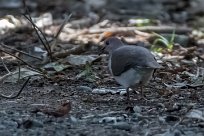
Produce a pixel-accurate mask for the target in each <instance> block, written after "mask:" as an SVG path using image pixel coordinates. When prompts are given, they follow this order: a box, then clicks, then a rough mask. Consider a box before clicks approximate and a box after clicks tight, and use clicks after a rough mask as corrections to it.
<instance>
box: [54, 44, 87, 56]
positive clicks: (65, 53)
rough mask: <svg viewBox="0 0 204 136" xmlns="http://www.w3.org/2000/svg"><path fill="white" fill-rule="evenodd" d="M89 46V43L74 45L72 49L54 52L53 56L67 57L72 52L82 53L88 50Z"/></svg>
mask: <svg viewBox="0 0 204 136" xmlns="http://www.w3.org/2000/svg"><path fill="white" fill-rule="evenodd" d="M88 47H89V46H88V45H80V46H78V47H74V48H72V49H68V50H64V51H61V52H56V53H54V54H53V57H56V58H64V57H67V56H68V55H70V54H80V53H83V52H85V51H87V48H88Z"/></svg>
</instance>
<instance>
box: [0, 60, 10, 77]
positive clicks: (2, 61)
mask: <svg viewBox="0 0 204 136" xmlns="http://www.w3.org/2000/svg"><path fill="white" fill-rule="evenodd" d="M1 62H2V64H3V66H4V68H5V69H6V71H7V72H8V73H11V71H10V70H9V69H8V67H7V66H6V65H5V63H4V60H3V58H2V57H1Z"/></svg>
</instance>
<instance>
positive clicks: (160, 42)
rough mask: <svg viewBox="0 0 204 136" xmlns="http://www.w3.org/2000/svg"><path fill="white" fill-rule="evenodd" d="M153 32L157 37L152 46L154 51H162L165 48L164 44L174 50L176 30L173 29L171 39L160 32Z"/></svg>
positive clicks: (169, 49) (168, 48)
mask: <svg viewBox="0 0 204 136" xmlns="http://www.w3.org/2000/svg"><path fill="white" fill-rule="evenodd" d="M153 34H154V35H155V36H156V37H157V38H156V39H155V40H154V42H153V45H152V47H151V49H152V51H155V52H161V51H162V50H163V49H164V47H162V46H165V47H166V48H167V50H168V51H170V52H171V51H172V49H173V46H174V40H175V31H173V33H172V36H171V38H170V40H169V39H167V38H165V37H164V36H162V35H160V34H157V33H153ZM160 45H162V46H160Z"/></svg>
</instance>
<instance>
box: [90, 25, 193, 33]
mask: <svg viewBox="0 0 204 136" xmlns="http://www.w3.org/2000/svg"><path fill="white" fill-rule="evenodd" d="M173 30H175V33H176V34H186V33H190V32H192V28H188V27H173V26H144V27H117V28H115V27H112V28H99V29H97V28H92V29H89V30H88V32H87V33H88V34H97V33H104V32H114V33H119V32H127V31H133V32H135V33H136V34H141V33H142V34H143V32H155V33H172V31H173ZM141 31H142V32H141Z"/></svg>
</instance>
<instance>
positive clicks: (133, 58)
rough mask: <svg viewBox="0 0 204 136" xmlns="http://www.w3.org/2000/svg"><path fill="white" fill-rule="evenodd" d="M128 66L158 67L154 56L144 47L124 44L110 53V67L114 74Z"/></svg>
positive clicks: (119, 72) (128, 67) (125, 69)
mask: <svg viewBox="0 0 204 136" xmlns="http://www.w3.org/2000/svg"><path fill="white" fill-rule="evenodd" d="M130 68H151V69H156V68H160V65H159V64H158V63H157V61H156V60H155V58H154V56H153V55H152V54H151V53H150V51H149V50H147V49H146V48H144V47H139V46H124V47H121V48H119V49H117V50H116V51H114V52H113V53H112V57H111V69H112V73H113V75H114V76H119V75H120V74H121V73H123V72H125V71H127V70H128V69H130Z"/></svg>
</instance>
